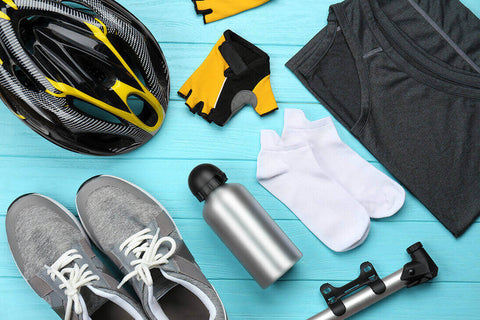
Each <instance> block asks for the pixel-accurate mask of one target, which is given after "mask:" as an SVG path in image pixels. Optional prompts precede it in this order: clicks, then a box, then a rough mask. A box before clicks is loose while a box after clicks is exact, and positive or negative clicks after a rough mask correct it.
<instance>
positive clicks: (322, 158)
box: [282, 109, 405, 218]
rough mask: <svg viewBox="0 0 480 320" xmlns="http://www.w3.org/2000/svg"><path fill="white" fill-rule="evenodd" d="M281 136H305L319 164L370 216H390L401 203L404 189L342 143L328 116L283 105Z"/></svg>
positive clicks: (288, 140) (290, 139)
mask: <svg viewBox="0 0 480 320" xmlns="http://www.w3.org/2000/svg"><path fill="white" fill-rule="evenodd" d="M282 139H284V141H285V142H286V143H295V142H297V141H303V140H306V141H307V143H309V144H310V146H311V148H312V151H313V153H314V155H315V159H316V161H317V163H318V164H319V166H320V167H321V168H323V169H324V170H325V171H326V172H327V173H328V174H329V175H330V176H331V177H332V178H333V179H335V180H336V181H338V183H340V184H341V185H342V186H343V187H344V188H345V189H346V190H347V191H348V192H349V193H350V194H351V195H352V196H353V197H354V198H355V199H356V200H357V201H358V202H360V203H361V204H362V205H363V206H364V207H365V209H366V210H367V212H368V214H369V215H370V217H372V218H384V217H389V216H392V215H394V214H395V213H396V212H398V210H400V208H401V207H402V206H403V204H404V202H405V190H403V188H402V187H401V186H400V185H399V184H398V183H397V182H395V181H394V180H392V179H390V178H389V177H388V176H386V175H385V174H384V173H382V172H381V171H380V170H378V169H377V168H375V167H374V166H373V165H372V164H370V163H369V162H368V161H366V160H365V159H363V158H362V157H361V156H360V155H358V154H357V153H356V152H355V151H353V150H352V149H351V148H350V147H349V146H348V145H347V144H345V143H344V142H343V141H342V140H341V139H340V136H339V135H338V132H337V130H336V129H335V126H334V124H333V121H332V119H331V118H330V117H328V118H324V119H320V120H317V121H313V122H310V121H308V119H307V118H306V117H305V114H304V113H303V111H302V110H299V109H286V110H285V123H284V131H283V134H282Z"/></svg>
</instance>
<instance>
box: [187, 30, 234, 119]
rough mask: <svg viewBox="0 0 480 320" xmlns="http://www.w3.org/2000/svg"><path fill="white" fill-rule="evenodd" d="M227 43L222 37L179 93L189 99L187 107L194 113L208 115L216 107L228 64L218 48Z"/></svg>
mask: <svg viewBox="0 0 480 320" xmlns="http://www.w3.org/2000/svg"><path fill="white" fill-rule="evenodd" d="M224 42H225V37H224V36H222V37H221V38H220V40H218V42H217V43H216V44H215V46H214V47H213V49H212V51H210V54H209V55H208V56H207V58H206V59H205V61H203V63H202V64H201V65H200V67H198V69H197V70H196V71H195V72H194V73H193V74H192V75H191V76H190V78H188V80H187V81H186V82H185V83H184V85H183V86H182V87H181V88H180V90H179V91H178V93H179V94H180V95H181V96H182V97H184V98H186V99H187V101H186V105H187V106H188V107H189V108H190V111H192V112H199V113H200V114H204V115H208V114H209V113H210V110H212V109H213V108H214V107H215V103H216V102H217V98H218V96H219V94H220V91H221V90H222V86H223V83H224V82H225V75H224V73H225V70H227V69H228V64H227V62H226V61H225V59H223V57H222V54H221V53H220V51H219V50H218V47H219V46H220V45H221V44H223V43H224Z"/></svg>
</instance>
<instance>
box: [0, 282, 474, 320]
mask: <svg viewBox="0 0 480 320" xmlns="http://www.w3.org/2000/svg"><path fill="white" fill-rule="evenodd" d="M212 284H213V285H214V286H215V288H216V289H217V291H218V292H219V295H220V296H221V298H222V301H223V303H224V305H225V308H226V310H227V312H228V316H229V319H230V320H244V319H247V320H271V319H284V320H287V319H288V320H305V319H306V318H308V317H310V316H313V315H314V314H316V313H317V312H320V311H322V310H323V309H325V308H326V304H325V301H322V300H321V298H320V297H319V296H320V294H319V290H318V288H319V286H320V285H321V284H322V283H321V282H318V281H282V282H281V283H279V284H278V286H274V287H271V288H269V289H267V290H262V289H260V287H258V286H257V284H256V283H254V282H253V281H238V280H214V281H212ZM333 284H335V283H333ZM461 292H468V293H469V294H463V295H461V298H458V299H455V298H452V296H458V295H459V294H460V293H461ZM479 295H480V284H478V283H445V282H436V283H430V284H424V285H422V286H419V287H415V288H411V289H404V290H403V291H401V292H399V293H397V294H395V295H393V296H391V297H389V298H388V299H385V300H383V301H382V302H380V303H378V304H376V305H374V306H372V307H370V308H369V309H367V310H365V311H363V312H362V313H359V314H358V315H356V316H355V319H359V320H363V319H365V320H367V319H398V320H410V319H442V320H457V319H477V316H478V310H477V303H478V301H477V299H478V296H479ZM0 296H1V297H3V298H2V299H0V310H1V311H0V315H1V317H2V320H18V319H45V320H46V319H58V317H57V316H56V314H55V313H54V312H53V311H52V310H51V309H50V307H49V305H48V304H47V303H46V302H44V301H43V300H42V299H41V298H39V297H38V296H36V294H35V293H34V292H33V291H32V290H31V289H30V288H29V287H28V285H27V284H26V283H25V282H24V281H23V279H21V278H0Z"/></svg>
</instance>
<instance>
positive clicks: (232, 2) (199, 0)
mask: <svg viewBox="0 0 480 320" xmlns="http://www.w3.org/2000/svg"><path fill="white" fill-rule="evenodd" d="M268 1H269V0H193V2H194V3H195V9H196V11H197V13H199V14H203V20H204V21H205V23H209V22H213V21H217V20H220V19H223V18H227V17H230V16H233V15H235V14H237V13H240V12H243V11H245V10H249V9H252V8H255V7H258V6H261V5H262V4H264V3H266V2H268Z"/></svg>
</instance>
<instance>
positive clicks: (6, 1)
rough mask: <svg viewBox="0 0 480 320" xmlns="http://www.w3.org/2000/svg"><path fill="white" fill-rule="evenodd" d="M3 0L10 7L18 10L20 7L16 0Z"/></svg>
mask: <svg viewBox="0 0 480 320" xmlns="http://www.w3.org/2000/svg"><path fill="white" fill-rule="evenodd" d="M2 1H3V2H5V3H6V4H7V5H8V6H9V7H10V8H12V9H15V10H18V7H17V5H16V4H15V2H13V0H2Z"/></svg>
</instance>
